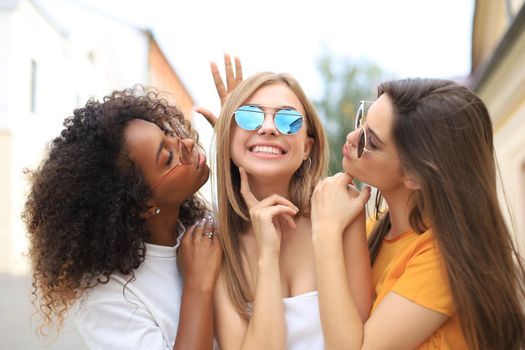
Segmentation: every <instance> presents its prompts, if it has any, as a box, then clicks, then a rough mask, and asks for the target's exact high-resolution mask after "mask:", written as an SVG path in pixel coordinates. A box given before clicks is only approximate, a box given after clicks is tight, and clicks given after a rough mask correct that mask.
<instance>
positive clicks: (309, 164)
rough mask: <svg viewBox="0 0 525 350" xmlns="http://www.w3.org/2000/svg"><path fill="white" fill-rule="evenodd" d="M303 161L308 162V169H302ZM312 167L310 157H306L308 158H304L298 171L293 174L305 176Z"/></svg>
mask: <svg viewBox="0 0 525 350" xmlns="http://www.w3.org/2000/svg"><path fill="white" fill-rule="evenodd" d="M305 161H308V167H307V168H306V169H303V164H304V162H305ZM311 167H312V158H310V156H308V158H306V159H305V160H304V161H303V163H302V164H301V166H300V167H299V169H297V171H296V172H295V174H296V175H297V176H303V175H304V174H306V173H307V172H308V171H309V170H310V168H311Z"/></svg>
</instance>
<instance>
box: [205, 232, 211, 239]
mask: <svg viewBox="0 0 525 350" xmlns="http://www.w3.org/2000/svg"><path fill="white" fill-rule="evenodd" d="M205 235H206V237H208V239H212V238H213V232H208V233H206V234H205Z"/></svg>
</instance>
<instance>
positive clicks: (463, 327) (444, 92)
mask: <svg viewBox="0 0 525 350" xmlns="http://www.w3.org/2000/svg"><path fill="white" fill-rule="evenodd" d="M378 92H379V94H378V95H379V97H378V99H377V100H376V101H375V102H373V103H370V104H367V103H366V102H361V104H360V106H359V109H358V113H357V117H356V130H354V131H352V132H351V133H349V134H348V136H347V142H346V144H345V146H344V148H343V154H344V159H343V168H344V171H345V174H337V175H335V176H333V177H331V178H328V179H325V180H324V181H322V182H321V183H320V184H319V185H318V186H317V187H316V190H315V192H314V195H313V197H312V219H311V220H312V237H313V242H314V249H315V256H316V266H317V276H318V291H319V305H320V310H321V322H322V326H323V332H324V336H325V344H326V347H327V348H328V349H331V348H334V349H335V348H336V349H361V348H366V349H414V348H417V349H465V348H471V349H521V348H522V347H523V346H524V343H525V316H524V312H523V304H522V303H523V300H524V298H525V286H524V284H525V283H524V279H525V277H524V276H525V272H524V267H523V262H522V260H521V258H520V257H519V255H518V253H517V251H516V248H515V247H514V245H513V242H512V239H511V236H510V234H509V231H508V229H507V227H506V225H505V221H504V219H503V216H502V214H501V209H500V207H499V204H498V198H497V191H496V165H495V158H494V146H493V136H492V124H491V120H490V116H489V114H488V111H487V109H486V107H485V105H484V103H483V102H482V101H481V99H479V97H477V96H476V95H475V94H474V93H472V92H471V91H470V90H468V89H467V88H465V87H463V86H460V85H458V84H456V83H454V82H451V81H446V80H437V79H404V80H398V81H392V82H387V83H383V84H381V85H380V86H379V89H378ZM369 105H370V106H369ZM367 107H370V108H369V110H368V108H367ZM354 177H355V178H357V179H359V180H361V181H363V182H365V183H367V184H370V185H371V186H374V187H376V188H377V189H378V195H379V197H378V198H379V199H380V198H381V196H382V197H383V198H384V199H385V200H386V203H387V205H386V207H383V208H386V210H383V211H382V212H381V210H379V209H380V208H382V207H381V201H380V200H379V201H378V200H376V204H377V205H376V218H375V219H376V221H377V222H376V223H375V225H374V227H373V228H372V229H371V232H370V234H369V239H368V241H369V249H370V256H371V261H372V280H373V290H374V303H373V307H372V313H371V316H370V318H369V319H368V320H367V321H366V322H365V323H364V324H363V322H362V321H361V319H360V317H359V314H358V312H357V310H356V307H355V303H354V301H353V299H352V297H351V294H350V293H349V290H348V283H347V281H346V274H345V264H344V258H343V254H342V244H341V241H342V237H343V236H344V235H345V234H361V235H364V232H365V223H364V221H365V217H364V210H363V208H364V205H365V203H366V201H367V200H368V198H369V196H370V187H368V186H366V187H365V188H364V189H363V190H361V192H358V191H357V190H356V189H355V187H353V186H352V185H350V184H351V182H352V179H353V178H354ZM370 226H372V225H370ZM345 231H347V233H344V234H343V232H345ZM364 287H366V286H364Z"/></svg>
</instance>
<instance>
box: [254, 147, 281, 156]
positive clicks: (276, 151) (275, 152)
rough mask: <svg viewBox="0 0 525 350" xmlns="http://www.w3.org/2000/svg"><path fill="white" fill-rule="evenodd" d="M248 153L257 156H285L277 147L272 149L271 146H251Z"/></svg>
mask: <svg viewBox="0 0 525 350" xmlns="http://www.w3.org/2000/svg"><path fill="white" fill-rule="evenodd" d="M250 152H252V153H257V154H268V155H281V154H285V153H286V152H284V151H283V150H282V149H280V148H278V147H272V146H253V147H252V148H251V149H250Z"/></svg>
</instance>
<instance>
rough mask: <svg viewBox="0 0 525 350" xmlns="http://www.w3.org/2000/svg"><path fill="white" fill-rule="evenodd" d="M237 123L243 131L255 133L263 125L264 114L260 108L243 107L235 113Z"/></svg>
mask: <svg viewBox="0 0 525 350" xmlns="http://www.w3.org/2000/svg"><path fill="white" fill-rule="evenodd" d="M235 122H236V123H237V125H239V127H241V128H242V129H244V130H248V131H253V130H256V129H258V128H260V127H261V125H262V124H263V122H264V113H263V111H262V110H261V109H260V108H259V107H255V106H241V107H239V108H237V110H236V111H235Z"/></svg>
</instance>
